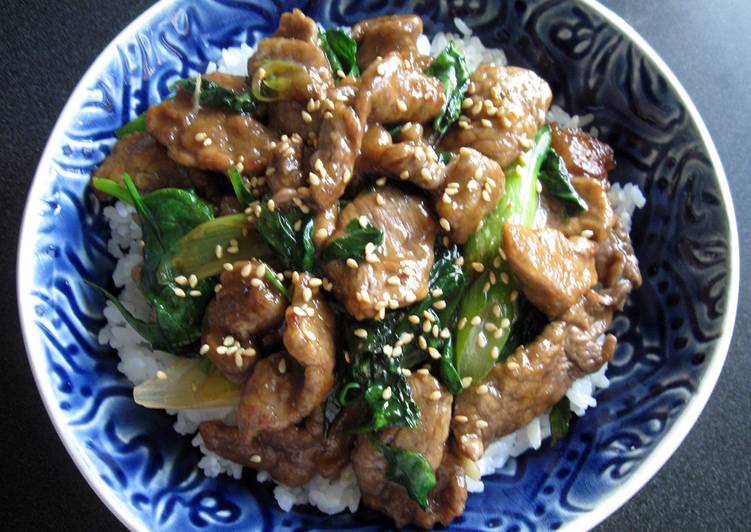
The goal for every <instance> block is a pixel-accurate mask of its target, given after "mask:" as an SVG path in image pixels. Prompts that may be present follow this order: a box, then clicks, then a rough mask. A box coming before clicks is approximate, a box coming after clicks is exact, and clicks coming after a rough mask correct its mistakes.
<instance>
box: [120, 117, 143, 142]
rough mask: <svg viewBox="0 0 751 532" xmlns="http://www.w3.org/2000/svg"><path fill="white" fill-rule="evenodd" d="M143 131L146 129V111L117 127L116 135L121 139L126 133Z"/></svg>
mask: <svg viewBox="0 0 751 532" xmlns="http://www.w3.org/2000/svg"><path fill="white" fill-rule="evenodd" d="M141 131H146V111H144V112H143V113H141V114H140V115H138V116H137V117H135V118H134V119H133V120H131V121H130V122H128V123H127V124H125V125H124V126H123V127H121V128H119V129H116V130H115V137H117V138H118V139H121V138H123V137H124V136H125V135H130V134H131V133H139V132H141Z"/></svg>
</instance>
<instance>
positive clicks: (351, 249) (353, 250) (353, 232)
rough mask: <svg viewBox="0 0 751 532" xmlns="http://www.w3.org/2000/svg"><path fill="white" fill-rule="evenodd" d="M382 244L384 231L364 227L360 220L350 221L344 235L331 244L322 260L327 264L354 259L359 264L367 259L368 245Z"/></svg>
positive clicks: (368, 226) (367, 226)
mask: <svg viewBox="0 0 751 532" xmlns="http://www.w3.org/2000/svg"><path fill="white" fill-rule="evenodd" d="M382 243H383V231H382V230H381V229H378V228H377V227H374V226H372V225H370V224H367V225H366V226H365V227H363V226H361V225H360V222H359V221H358V220H350V222H349V223H348V224H347V230H346V232H345V233H344V235H343V236H341V237H339V238H337V239H336V240H334V241H333V242H330V243H329V245H328V246H326V249H324V250H323V254H322V255H321V260H322V261H323V262H324V263H327V262H331V261H332V260H346V259H348V258H353V259H355V260H356V261H358V262H359V261H361V260H362V259H364V258H365V247H366V246H367V245H368V244H373V245H375V246H380V245H381V244H382Z"/></svg>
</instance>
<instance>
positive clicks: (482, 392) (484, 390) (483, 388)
mask: <svg viewBox="0 0 751 532" xmlns="http://www.w3.org/2000/svg"><path fill="white" fill-rule="evenodd" d="M475 391H476V392H477V395H485V394H486V393H488V385H487V384H481V385H479V386H478V387H477V389H476V390H475Z"/></svg>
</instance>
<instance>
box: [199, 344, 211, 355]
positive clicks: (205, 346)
mask: <svg viewBox="0 0 751 532" xmlns="http://www.w3.org/2000/svg"><path fill="white" fill-rule="evenodd" d="M209 349H211V347H209V344H203V345H202V346H201V349H200V350H199V351H198V353H199V354H201V355H205V354H206V353H208V352H209Z"/></svg>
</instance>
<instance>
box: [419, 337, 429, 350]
mask: <svg viewBox="0 0 751 532" xmlns="http://www.w3.org/2000/svg"><path fill="white" fill-rule="evenodd" d="M417 345H418V346H420V349H422V350H423V351H424V350H425V349H427V348H428V341H427V340H426V339H425V337H424V336H420V337H419V338H418V339H417Z"/></svg>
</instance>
